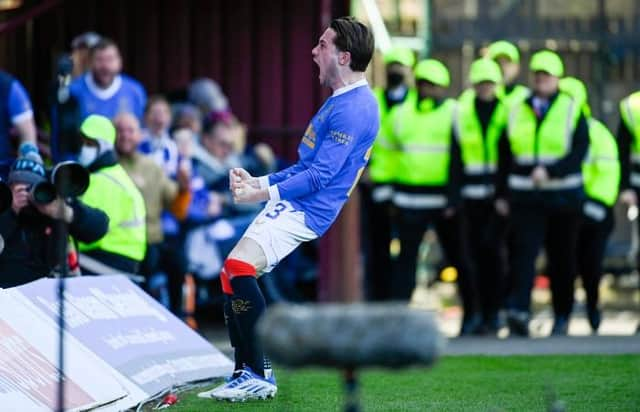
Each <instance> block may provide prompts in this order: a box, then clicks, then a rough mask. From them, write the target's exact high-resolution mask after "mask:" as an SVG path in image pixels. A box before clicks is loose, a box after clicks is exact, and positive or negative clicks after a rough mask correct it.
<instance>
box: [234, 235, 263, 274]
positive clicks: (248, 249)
mask: <svg viewBox="0 0 640 412" xmlns="http://www.w3.org/2000/svg"><path fill="white" fill-rule="evenodd" d="M227 259H235V260H240V261H242V262H246V263H248V264H250V265H252V266H253V267H254V268H255V269H256V272H257V273H261V272H262V271H263V270H264V269H265V268H266V267H267V257H266V256H265V254H264V251H263V250H262V248H261V247H260V245H259V244H258V243H257V242H256V241H255V240H253V239H251V238H248V237H243V238H242V239H240V241H239V242H238V244H236V246H235V247H234V248H233V250H232V251H231V253H229V256H228V258H227Z"/></svg>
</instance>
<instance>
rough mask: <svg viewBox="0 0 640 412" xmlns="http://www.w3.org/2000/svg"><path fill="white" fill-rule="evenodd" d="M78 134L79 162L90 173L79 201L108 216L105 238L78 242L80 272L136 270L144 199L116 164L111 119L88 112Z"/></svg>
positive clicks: (142, 234)
mask: <svg viewBox="0 0 640 412" xmlns="http://www.w3.org/2000/svg"><path fill="white" fill-rule="evenodd" d="M80 133H81V135H82V142H83V145H82V149H81V151H80V156H79V157H78V161H79V162H80V163H81V164H82V165H83V166H85V167H86V168H88V169H89V171H90V172H91V181H90V184H89V189H88V190H87V192H86V193H85V194H84V195H83V196H82V201H84V202H85V203H86V204H88V205H90V206H96V207H98V206H99V207H100V208H101V209H102V210H104V211H105V212H106V213H107V215H108V216H109V219H110V224H109V231H108V232H107V234H106V236H105V237H103V238H102V239H101V240H100V241H98V242H94V243H88V242H83V243H80V245H79V251H80V252H81V253H84V254H85V255H86V256H85V257H83V256H81V258H80V265H81V266H82V268H83V273H84V272H86V273H88V274H109V273H113V271H114V270H117V271H123V272H127V273H137V272H138V266H139V264H140V262H141V261H142V260H143V258H144V255H145V252H146V224H145V219H146V211H145V205H144V199H143V198H142V195H141V194H140V191H139V190H138V188H137V187H136V186H135V184H134V183H133V181H132V180H131V178H130V177H129V176H128V175H127V172H125V170H124V169H123V168H122V166H120V165H119V164H118V159H117V156H116V153H115V151H114V142H115V139H116V131H115V128H114V127H113V124H111V121H110V120H109V119H107V118H106V117H104V116H99V115H91V116H89V117H87V119H86V120H85V121H84V122H82V126H81V127H80ZM87 257H88V258H87ZM105 266H106V267H105Z"/></svg>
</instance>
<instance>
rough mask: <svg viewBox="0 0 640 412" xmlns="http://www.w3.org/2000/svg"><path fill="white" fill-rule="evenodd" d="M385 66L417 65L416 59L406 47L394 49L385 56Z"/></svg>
mask: <svg viewBox="0 0 640 412" xmlns="http://www.w3.org/2000/svg"><path fill="white" fill-rule="evenodd" d="M383 60H384V64H391V63H400V64H401V65H403V66H407V67H413V65H414V64H416V57H415V55H414V54H413V52H412V51H411V49H408V48H406V47H394V48H393V49H391V50H389V51H388V52H387V53H385V54H384V56H383Z"/></svg>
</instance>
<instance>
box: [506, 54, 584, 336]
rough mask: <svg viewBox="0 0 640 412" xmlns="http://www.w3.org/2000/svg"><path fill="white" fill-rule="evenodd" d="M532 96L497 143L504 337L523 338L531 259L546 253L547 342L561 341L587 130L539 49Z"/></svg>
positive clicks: (555, 66) (555, 64)
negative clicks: (504, 220)
mask: <svg viewBox="0 0 640 412" xmlns="http://www.w3.org/2000/svg"><path fill="white" fill-rule="evenodd" d="M529 69H530V70H531V72H532V74H533V79H534V81H533V84H532V89H533V94H532V96H530V97H528V98H526V99H525V100H523V101H521V102H520V103H517V104H515V105H514V106H512V108H511V113H510V115H509V120H508V125H507V136H506V137H504V138H501V139H500V143H499V163H498V165H499V168H498V184H497V186H496V193H497V201H498V203H503V204H504V203H505V201H506V200H508V201H509V203H508V207H507V208H505V211H506V212H508V213H509V215H510V217H511V236H512V239H513V240H512V242H511V244H510V250H509V271H510V278H511V282H512V287H511V290H510V292H509V294H508V296H507V301H506V306H507V323H508V326H509V330H510V333H511V334H513V335H519V336H528V335H529V319H530V306H531V291H532V288H533V281H534V278H535V274H536V268H535V260H536V257H537V256H538V253H539V251H540V249H541V247H542V246H543V245H544V246H545V252H546V256H547V262H548V264H547V268H548V269H547V273H548V275H549V278H550V280H551V292H552V304H553V315H554V323H553V328H552V331H551V333H552V334H553V335H566V334H567V332H568V327H569V316H570V314H571V310H572V305H573V281H574V278H575V273H576V263H577V262H576V250H577V245H578V232H579V229H580V221H581V219H582V216H581V215H582V211H581V207H582V202H583V198H584V186H583V176H582V161H583V159H584V158H585V155H586V154H587V150H588V147H589V127H588V124H587V121H586V119H585V117H584V115H583V113H582V110H581V104H582V103H581V102H576V101H575V99H574V98H572V97H571V96H570V95H568V94H566V93H565V92H563V91H561V90H559V89H558V82H559V79H560V78H561V77H562V76H563V75H564V64H563V62H562V59H561V58H560V56H558V55H557V54H556V53H554V52H552V51H550V50H542V51H539V52H537V53H535V54H534V55H533V56H532V57H531V61H530V63H529Z"/></svg>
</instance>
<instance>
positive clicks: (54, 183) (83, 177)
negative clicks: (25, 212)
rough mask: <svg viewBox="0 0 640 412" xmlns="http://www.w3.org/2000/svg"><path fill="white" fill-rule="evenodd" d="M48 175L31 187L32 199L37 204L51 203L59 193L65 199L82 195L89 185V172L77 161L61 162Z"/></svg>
mask: <svg viewBox="0 0 640 412" xmlns="http://www.w3.org/2000/svg"><path fill="white" fill-rule="evenodd" d="M47 175H48V179H47V180H45V181H42V182H39V183H36V184H34V185H33V186H31V188H30V194H31V199H32V200H33V202H34V203H36V204H41V205H46V204H48V203H51V202H53V201H54V200H55V199H56V197H57V196H58V195H60V196H61V197H62V198H65V199H66V198H73V197H78V196H82V195H83V194H84V192H86V191H87V188H88V187H89V172H88V171H87V169H85V168H84V167H83V166H82V165H80V164H79V163H77V162H73V161H65V162H60V163H58V164H57V165H56V166H55V167H54V168H53V169H51V171H48V172H47Z"/></svg>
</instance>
